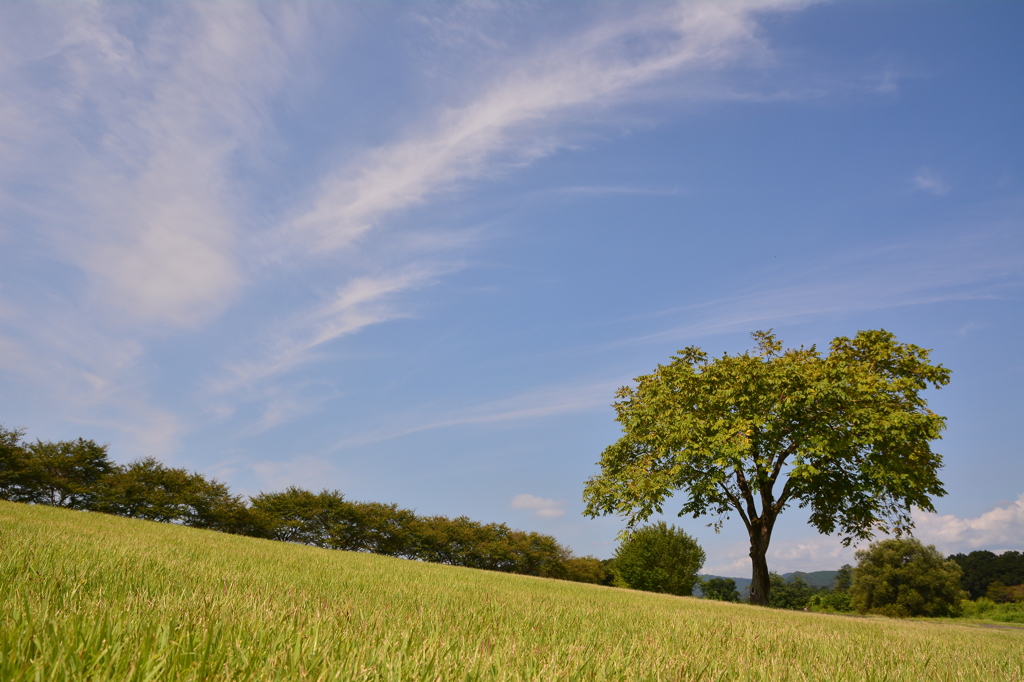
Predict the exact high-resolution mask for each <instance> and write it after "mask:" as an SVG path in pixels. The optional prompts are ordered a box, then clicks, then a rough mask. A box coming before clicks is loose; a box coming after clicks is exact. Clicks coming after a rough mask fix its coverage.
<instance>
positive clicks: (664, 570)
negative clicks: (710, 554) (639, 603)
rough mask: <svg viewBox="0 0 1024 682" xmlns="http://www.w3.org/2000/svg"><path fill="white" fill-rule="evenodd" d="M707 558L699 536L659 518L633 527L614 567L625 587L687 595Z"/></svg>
mask: <svg viewBox="0 0 1024 682" xmlns="http://www.w3.org/2000/svg"><path fill="white" fill-rule="evenodd" d="M704 559H705V555H704V550H703V549H701V547H700V545H698V544H697V541H696V540H694V539H693V538H692V537H690V536H689V535H687V534H686V533H685V532H683V530H682V529H677V528H676V527H675V526H669V525H667V524H666V523H665V522H664V521H659V522H658V523H656V524H654V525H651V526H645V527H644V528H640V529H638V530H636V531H634V532H633V533H631V534H630V536H629V537H628V538H627V539H626V540H625V541H624V542H623V543H622V544H621V545H619V547H618V549H617V550H616V551H615V559H614V564H613V567H614V568H613V570H614V571H615V575H616V577H617V578H618V582H619V584H620V585H621V586H622V587H629V588H632V589H634V590H644V591H646V592H664V593H667V594H675V595H681V596H687V597H688V596H690V595H691V594H692V593H693V586H694V585H696V584H697V571H699V570H700V568H701V566H703V565H704Z"/></svg>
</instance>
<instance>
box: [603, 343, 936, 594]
mask: <svg viewBox="0 0 1024 682" xmlns="http://www.w3.org/2000/svg"><path fill="white" fill-rule="evenodd" d="M753 337H754V339H755V340H756V341H757V348H756V349H755V350H754V351H753V352H746V353H742V354H739V355H728V354H725V355H723V356H721V357H719V358H711V357H710V356H708V354H707V353H705V352H703V351H702V350H701V349H699V348H696V347H689V348H686V349H684V350H682V351H679V355H677V356H674V357H673V358H672V362H670V363H669V364H668V365H659V366H658V367H657V369H656V370H655V371H654V373H653V374H649V375H645V376H641V377H638V378H637V379H636V387H635V388H629V387H623V388H621V389H620V390H619V392H618V394H617V396H618V398H619V400H618V402H616V403H615V409H616V411H617V413H618V416H617V420H618V421H619V423H620V424H621V425H622V430H623V436H622V437H621V438H620V439H619V440H618V442H616V443H615V444H613V445H611V446H609V447H608V448H606V449H605V451H604V453H603V455H602V457H601V461H600V462H599V465H600V467H601V472H600V474H599V475H597V476H594V477H593V478H591V479H590V480H589V481H588V482H587V485H586V489H585V492H584V500H585V501H586V503H587V507H586V511H585V513H586V514H588V515H590V516H598V515H601V514H621V515H623V516H624V517H625V518H626V520H627V521H628V523H629V526H630V527H632V526H633V525H634V524H636V523H639V522H642V521H644V520H646V519H647V518H649V517H650V515H651V514H654V513H660V512H662V510H663V507H664V506H665V504H666V503H667V502H668V501H669V499H670V498H671V497H672V496H673V495H674V494H676V493H682V502H681V509H680V511H679V515H680V516H682V515H684V514H692V515H693V516H694V517H698V516H701V515H704V514H711V515H716V516H718V520H717V522H716V523H715V524H714V525H715V526H716V529H717V528H720V527H721V524H722V522H723V521H724V520H726V519H728V517H729V515H730V514H738V515H739V517H740V518H741V519H742V520H743V523H744V525H745V526H746V529H747V534H748V537H749V540H750V557H751V563H752V565H753V576H752V578H753V580H752V583H751V586H750V600H751V602H752V603H754V604H763V605H767V604H768V603H769V595H770V590H771V586H770V577H769V571H768V563H767V560H766V553H767V551H768V546H769V543H770V541H771V535H772V530H773V529H774V527H775V522H776V520H777V518H778V516H779V515H780V514H781V513H782V512H783V510H785V509H786V508H787V507H788V506H789V505H791V504H793V503H796V504H798V505H799V506H800V507H806V508H808V509H809V510H810V523H811V524H812V525H813V526H814V527H815V528H817V529H818V530H819V531H820V532H822V533H826V534H832V533H837V532H838V533H839V534H841V535H842V536H843V541H844V543H846V544H849V542H850V541H851V540H853V539H866V538H870V537H871V536H872V534H873V532H875V531H883V532H893V533H896V534H900V533H904V532H908V531H910V530H911V529H912V528H913V520H912V518H911V514H910V511H911V508H912V507H914V506H916V507H919V508H921V509H924V510H926V511H933V510H934V507H933V506H932V502H931V497H930V496H932V495H944V494H945V491H944V490H943V488H942V484H941V482H940V481H939V479H938V477H937V471H938V469H939V468H940V467H941V465H942V458H941V456H940V455H938V454H937V453H935V452H933V451H932V450H931V447H930V442H931V441H932V440H934V439H936V438H939V434H940V432H941V431H942V429H943V428H944V425H945V419H944V418H943V417H941V416H939V415H937V414H935V413H934V412H932V411H931V410H929V409H928V406H927V403H926V401H925V400H924V398H923V397H922V396H921V395H920V394H921V391H923V390H924V389H925V388H926V387H927V386H929V385H931V386H934V387H939V386H942V385H945V384H946V383H948V381H949V375H950V372H949V370H947V369H945V368H944V367H942V366H941V365H932V364H929V362H928V355H929V352H928V351H927V350H925V349H923V348H919V347H917V346H914V345H910V344H903V343H898V342H897V341H896V338H895V337H894V336H893V335H892V334H891V333H889V332H887V331H884V330H878V331H862V332H858V334H857V335H856V336H855V337H854V338H852V339H849V338H846V337H839V338H836V339H834V340H833V341H832V344H831V347H830V352H829V353H828V355H825V356H822V354H821V353H819V352H818V351H817V350H816V348H815V347H813V346H812V347H811V348H803V347H801V348H796V349H792V348H791V349H787V350H783V346H782V342H781V341H779V340H778V339H777V338H776V337H775V335H774V334H772V333H771V332H770V331H768V332H755V333H754V334H753Z"/></svg>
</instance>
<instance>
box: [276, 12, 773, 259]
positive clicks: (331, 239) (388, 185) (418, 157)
mask: <svg viewBox="0 0 1024 682" xmlns="http://www.w3.org/2000/svg"><path fill="white" fill-rule="evenodd" d="M789 4H792V3H756V4H754V3H746V4H745V3H738V2H736V3H710V2H706V3H685V4H678V5H658V6H652V7H649V8H646V9H645V11H641V12H638V13H636V14H635V15H633V16H630V17H626V18H620V20H619V21H616V22H607V23H602V24H600V25H598V26H596V27H594V28H592V29H590V30H588V31H585V32H584V33H582V34H579V35H577V36H575V37H571V38H568V39H565V38H562V39H560V40H559V41H558V43H557V45H548V46H546V47H545V48H543V49H540V50H538V52H537V54H535V55H533V56H532V57H531V58H527V59H523V60H519V61H517V63H515V64H514V66H513V68H510V69H508V70H507V71H506V73H505V74H504V75H501V76H499V77H497V78H495V79H494V80H493V81H491V82H489V83H488V84H487V85H485V86H484V87H483V88H482V89H481V91H480V93H479V94H478V95H477V96H476V97H475V98H473V99H472V101H470V103H468V104H466V105H464V106H461V107H453V108H448V109H446V110H445V111H443V113H442V114H441V115H440V116H439V117H438V118H437V119H436V121H435V123H434V124H433V125H432V126H431V127H430V128H429V129H428V130H426V131H425V132H423V133H419V134H413V135H410V136H409V137H408V138H407V139H405V140H404V141H402V142H398V143H396V144H392V145H388V146H383V147H379V148H377V149H374V150H371V151H369V152H368V153H366V154H365V155H363V156H361V157H360V158H358V159H356V160H354V161H352V162H350V163H346V164H344V165H343V166H342V167H341V168H339V169H338V170H337V171H336V172H334V173H332V174H331V175H330V176H329V177H327V178H326V179H325V180H324V181H323V183H322V185H321V188H320V190H319V192H318V193H317V194H316V196H315V197H314V199H313V200H312V202H311V205H310V207H309V208H308V210H306V211H303V212H301V213H300V214H298V215H297V216H296V217H295V218H294V219H293V220H292V221H291V222H290V224H289V226H288V227H289V235H290V236H292V238H298V239H305V240H308V242H309V244H310V247H311V248H312V249H314V250H319V251H330V250H334V249H338V248H341V247H345V246H349V245H351V244H353V243H354V242H355V241H356V240H357V239H359V238H360V237H362V236H363V235H365V234H366V233H367V231H368V230H370V229H371V228H372V227H373V226H375V225H376V224H378V223H379V222H380V221H381V220H382V219H383V218H384V216H386V215H389V214H393V213H395V212H396V211H401V210H403V209H406V208H409V207H411V206H414V205H416V204H419V203H422V202H423V201H425V200H426V199H427V197H429V196H430V195H433V194H437V193H439V192H444V191H447V190H451V189H453V188H456V187H458V186H460V184H462V183H465V182H467V181H471V180H475V179H478V178H482V177H487V176H490V175H493V174H495V173H497V172H500V171H501V170H502V169H503V168H508V167H510V166H518V165H521V164H524V163H529V162H531V161H533V160H535V159H538V158H540V157H543V156H546V155H548V154H550V153H551V152H552V151H554V150H555V149H558V148H560V147H561V146H562V145H563V144H564V143H565V139H566V138H565V134H566V132H567V131H565V130H563V131H561V132H560V133H559V132H556V131H555V130H554V129H553V127H554V126H553V125H552V124H557V123H558V122H559V119H560V117H561V116H562V115H564V114H566V113H568V112H571V111H578V110H580V109H581V108H597V109H607V108H608V107H610V106H611V105H614V104H615V103H617V102H619V101H621V98H622V97H623V96H625V95H626V94H628V93H630V92H631V91H634V90H635V89H636V88H638V87H641V86H644V85H647V84H650V83H653V82H655V81H657V80H659V79H662V78H665V77H667V76H669V75H672V74H674V73H678V72H679V71H680V70H683V69H686V68H692V67H697V66H703V67H705V68H715V67H717V66H720V65H722V64H726V63H730V62H731V61H733V60H735V59H737V58H739V57H740V56H743V55H749V54H751V53H761V52H763V49H764V48H763V45H761V43H760V42H759V41H758V40H757V38H756V36H755V30H754V21H753V17H752V10H755V9H764V8H766V7H770V6H774V7H781V6H786V5H789Z"/></svg>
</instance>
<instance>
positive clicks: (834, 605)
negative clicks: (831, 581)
mask: <svg viewBox="0 0 1024 682" xmlns="http://www.w3.org/2000/svg"><path fill="white" fill-rule="evenodd" d="M807 609H808V610H809V611H818V612H822V613H849V612H850V611H853V603H852V601H851V599H850V593H849V592H837V591H835V590H822V591H821V592H818V593H817V594H814V595H811V598H810V599H809V600H808V601H807Z"/></svg>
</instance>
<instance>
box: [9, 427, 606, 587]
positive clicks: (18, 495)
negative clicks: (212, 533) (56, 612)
mask: <svg viewBox="0 0 1024 682" xmlns="http://www.w3.org/2000/svg"><path fill="white" fill-rule="evenodd" d="M23 435H24V434H23V433H22V432H21V431H17V430H15V431H11V430H7V429H4V428H2V427H0V498H2V499H7V500H10V501H14V502H28V503H33V504H43V505H49V506H63V507H70V508H74V509H87V510H90V511H97V512H103V513H107V514H116V515H118V516H126V517H131V518H137V519H145V520H149V521H158V522H162V523H174V524H179V525H184V526H192V527H195V528H207V529H211V530H218V531H223V532H228V533H234V534H239V535H250V536H254V537H260V538H268V539H272V540H280V541H283V542H292V543H299V544H304V545H312V546H315V547H323V548H326V549H340V550H349V551H354V552H369V553H373V554H383V555H386V556H392V557H402V558H406V559H417V560H421V561H430V562H435V563H443V564H449V565H452V566H465V567H470V568H480V569H484V570H490V571H502V572H506V573H520V574H525V575H535V576H543V577H550V578H560V579H564V580H576V581H580V582H594V583H607V582H609V571H608V570H607V568H606V566H605V564H604V563H603V562H601V561H599V560H597V559H595V558H593V557H574V556H573V555H572V552H570V551H569V550H568V549H566V548H565V547H562V546H561V545H560V544H559V543H558V542H557V541H556V540H555V538H553V537H551V536H549V535H543V534H541V533H533V532H525V531H519V530H513V529H511V528H509V527H508V526H506V525H505V524H502V523H488V524H484V523H479V522H477V521H473V520H471V519H469V518H468V517H465V516H461V517H458V518H455V519H449V518H447V517H444V516H432V517H421V516H418V515H417V514H416V513H415V512H413V511H411V510H408V509H402V508H400V507H399V506H398V505H396V504H383V503H379V502H355V501H352V500H347V499H345V497H344V495H342V493H341V492H339V491H337V490H323V491H321V492H319V493H313V492H310V491H308V490H303V489H301V488H296V487H289V488H287V489H286V490H284V491H281V492H270V493H266V492H264V493H260V494H259V495H256V496H254V497H252V498H249V500H248V503H247V502H246V501H245V500H243V499H242V498H241V497H240V496H237V495H232V494H231V491H230V490H229V489H228V487H227V486H226V485H224V484H223V483H220V482H219V481H217V480H215V479H207V478H206V477H204V476H203V475H202V474H199V473H196V472H189V471H187V470H186V469H178V468H172V467H167V466H165V465H163V464H162V463H161V462H159V461H157V460H156V459H154V458H152V457H147V458H144V459H140V460H138V461H135V462H132V463H131V464H128V465H127V466H118V465H116V464H113V463H112V462H110V461H109V459H107V453H106V448H105V447H101V446H98V445H96V444H95V443H93V442H92V441H86V440H78V441H69V442H62V443H44V442H42V441H37V442H36V443H32V444H28V445H26V444H24V443H23V442H22V436H23Z"/></svg>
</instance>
